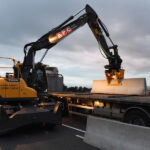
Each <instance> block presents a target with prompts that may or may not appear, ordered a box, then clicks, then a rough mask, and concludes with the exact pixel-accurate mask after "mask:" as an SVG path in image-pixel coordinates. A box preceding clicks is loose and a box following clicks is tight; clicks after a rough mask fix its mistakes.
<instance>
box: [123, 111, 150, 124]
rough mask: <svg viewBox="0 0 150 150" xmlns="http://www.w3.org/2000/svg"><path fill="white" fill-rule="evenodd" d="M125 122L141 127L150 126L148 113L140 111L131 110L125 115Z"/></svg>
mask: <svg viewBox="0 0 150 150" xmlns="http://www.w3.org/2000/svg"><path fill="white" fill-rule="evenodd" d="M124 122H126V123H129V124H135V125H140V126H150V118H149V116H148V113H146V112H145V111H144V110H142V109H141V110H140V109H131V110H129V111H127V112H126V113H125V116H124Z"/></svg>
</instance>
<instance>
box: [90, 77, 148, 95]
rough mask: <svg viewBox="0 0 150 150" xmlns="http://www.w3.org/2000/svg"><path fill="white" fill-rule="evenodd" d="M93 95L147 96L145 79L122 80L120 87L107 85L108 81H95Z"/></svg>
mask: <svg viewBox="0 0 150 150" xmlns="http://www.w3.org/2000/svg"><path fill="white" fill-rule="evenodd" d="M91 93H105V94H125V95H147V94H148V90H147V85H146V79H145V78H129V79H124V80H122V82H121V84H120V85H117V86H116V85H107V82H106V80H94V81H93V87H92V90H91Z"/></svg>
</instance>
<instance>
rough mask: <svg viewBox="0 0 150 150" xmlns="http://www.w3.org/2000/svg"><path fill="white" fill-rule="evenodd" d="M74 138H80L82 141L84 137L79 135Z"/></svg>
mask: <svg viewBox="0 0 150 150" xmlns="http://www.w3.org/2000/svg"><path fill="white" fill-rule="evenodd" d="M76 137H78V138H80V139H82V140H83V139H84V137H83V136H81V135H76Z"/></svg>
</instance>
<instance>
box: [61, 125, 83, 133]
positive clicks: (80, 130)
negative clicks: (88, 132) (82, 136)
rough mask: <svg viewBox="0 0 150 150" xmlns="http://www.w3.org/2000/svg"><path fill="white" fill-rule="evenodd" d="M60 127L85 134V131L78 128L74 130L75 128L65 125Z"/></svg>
mask: <svg viewBox="0 0 150 150" xmlns="http://www.w3.org/2000/svg"><path fill="white" fill-rule="evenodd" d="M62 126H64V127H67V128H70V129H73V130H76V131H79V132H83V133H85V131H84V130H81V129H78V128H75V127H71V126H69V125H66V124H62Z"/></svg>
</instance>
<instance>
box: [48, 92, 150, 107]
mask: <svg viewBox="0 0 150 150" xmlns="http://www.w3.org/2000/svg"><path fill="white" fill-rule="evenodd" d="M50 95H51V96H56V97H62V98H79V99H83V100H93V101H94V100H100V101H106V102H115V103H126V104H127V103H128V104H131V103H133V104H138V105H146V106H148V105H150V96H135V95H111V94H91V93H74V92H60V93H59V92H57V93H50Z"/></svg>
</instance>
